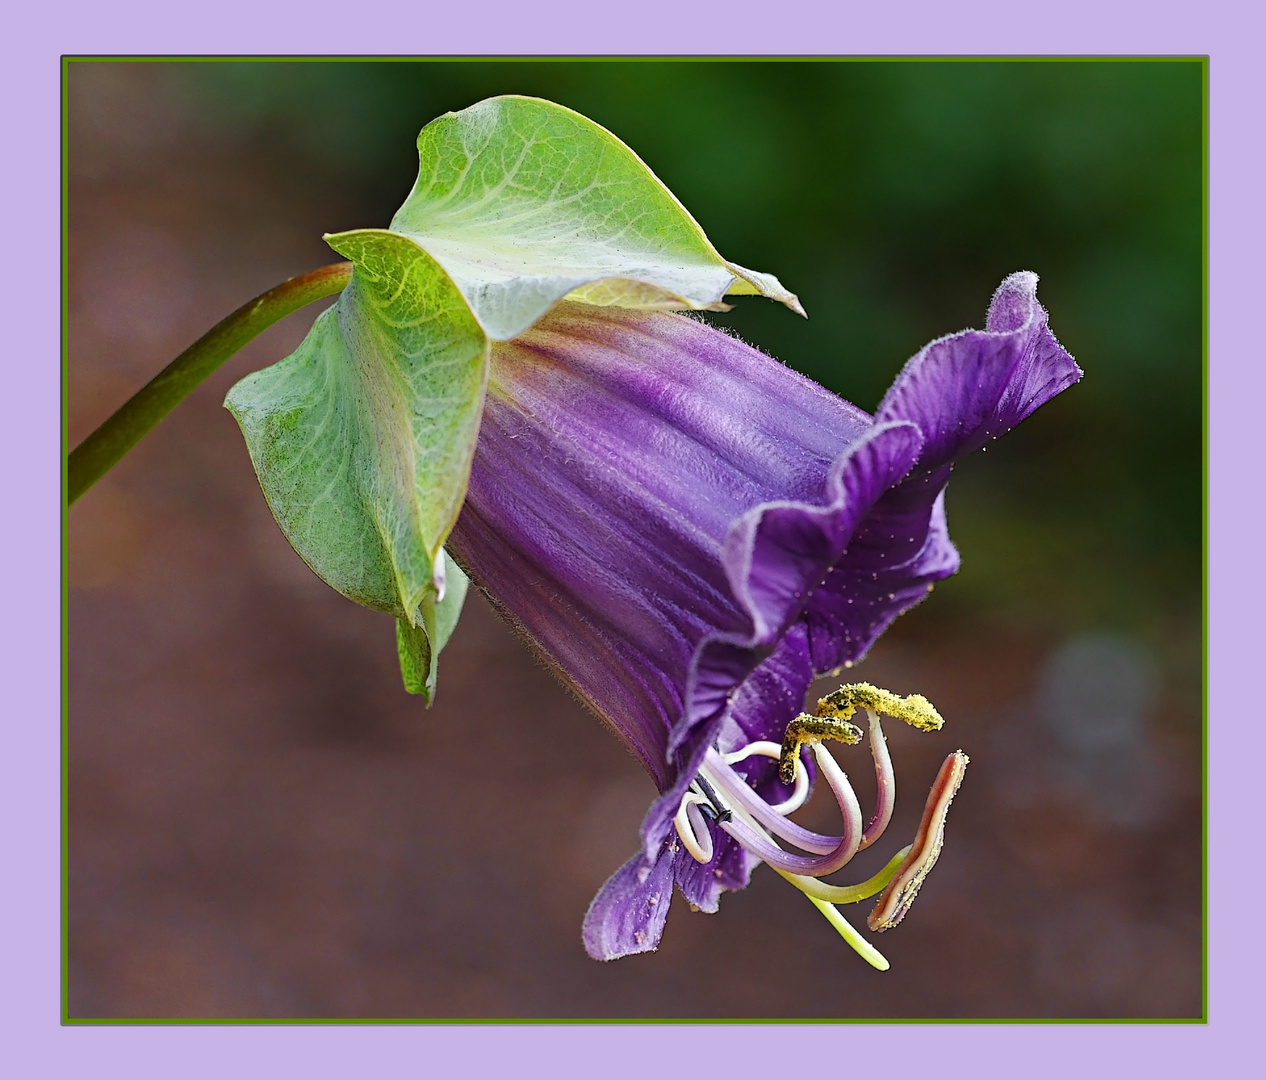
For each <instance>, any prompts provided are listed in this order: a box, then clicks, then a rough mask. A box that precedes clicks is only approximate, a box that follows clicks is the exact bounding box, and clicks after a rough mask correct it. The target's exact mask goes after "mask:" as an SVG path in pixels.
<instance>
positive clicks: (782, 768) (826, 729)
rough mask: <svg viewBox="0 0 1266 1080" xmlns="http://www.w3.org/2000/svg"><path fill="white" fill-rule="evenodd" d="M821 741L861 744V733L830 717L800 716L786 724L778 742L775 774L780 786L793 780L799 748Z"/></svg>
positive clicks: (852, 725) (804, 714) (859, 730)
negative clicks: (779, 743)
mask: <svg viewBox="0 0 1266 1080" xmlns="http://www.w3.org/2000/svg"><path fill="white" fill-rule="evenodd" d="M823 739H835V740H836V741H837V742H842V743H848V744H849V745H850V746H851V745H853V744H854V743H859V742H861V741H862V730H861V728H859V727H858V726H857V725H856V724H850V723H849V722H848V721H847V720H839V719H836V718H835V717H833V716H810V715H809V714H808V713H801V714H800V715H799V716H797V717H796V718H795V719H794V720H793V721H791V723H790V724H788V725H787V734H786V735H784V736H783V740H782V756H781V757H779V759H778V775H779V776H780V777H781V778H782V782H783V783H784V784H790V783H791V782H792V781H793V780H794V779H795V778H796V759H797V758H798V757H799V756H800V747H802V746H804V745H806V744H807V743H817V742H822V740H823Z"/></svg>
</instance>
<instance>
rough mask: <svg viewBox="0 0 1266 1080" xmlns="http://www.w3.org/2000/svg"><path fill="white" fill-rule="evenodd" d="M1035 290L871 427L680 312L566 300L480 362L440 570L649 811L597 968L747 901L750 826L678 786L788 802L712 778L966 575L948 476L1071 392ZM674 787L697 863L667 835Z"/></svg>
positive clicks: (614, 892) (773, 786)
mask: <svg viewBox="0 0 1266 1080" xmlns="http://www.w3.org/2000/svg"><path fill="white" fill-rule="evenodd" d="M1036 286H1037V277H1036V275H1034V274H1031V273H1020V274H1013V275H1012V276H1011V277H1009V278H1007V280H1006V281H1004V282H1003V284H1002V286H1001V287H1000V288H999V289H998V291H997V293H996V294H995V296H994V298H993V302H992V304H991V305H990V309H989V315H988V319H987V322H986V329H985V330H983V331H975V330H968V331H964V332H962V333H959V334H954V335H952V336H949V337H945V338H941V339H939V340H938V341H934V342H932V343H931V344H930V345H928V346H927V347H926V348H924V349H923V350H922V351H921V352H920V353H919V354H918V355H917V356H915V357H914V358H913V359H912V360H911V361H910V362H909V363H908V364H907V365H906V367H905V369H904V370H903V371H902V373H901V375H900V376H899V377H898V379H897V381H896V383H895V384H894V385H893V387H892V389H891V390H890V391H889V392H888V394H887V396H886V397H885V398H884V400H883V402H882V403H881V405H880V407H879V411H878V413H877V414H876V415H875V416H870V415H868V414H867V413H865V412H863V411H862V410H860V409H858V408H857V407H856V406H854V405H851V404H849V403H848V402H846V401H844V400H842V399H841V398H839V397H837V396H835V395H834V394H831V393H829V392H828V391H826V390H825V389H823V388H822V387H820V386H818V385H817V384H815V383H813V382H811V381H810V380H808V379H806V378H804V377H803V376H801V375H799V374H797V373H796V372H794V371H792V370H791V369H789V368H787V367H785V366H784V365H783V364H781V363H779V362H778V361H776V360H773V359H771V358H770V357H768V356H766V355H764V354H763V353H761V352H759V351H757V350H756V349H753V348H751V347H749V346H747V345H745V344H743V343H742V342H740V341H738V340H736V339H735V338H733V337H731V336H729V335H727V334H725V333H723V332H721V331H719V330H716V329H714V328H712V327H710V326H708V325H706V324H704V323H702V322H700V321H697V320H695V319H692V318H689V317H686V316H682V315H676V314H671V313H664V312H647V311H636V310H630V309H621V308H598V307H593V306H588V305H581V304H567V303H564V304H560V305H558V306H557V307H556V308H555V309H554V310H553V311H552V312H551V313H550V314H549V315H548V316H546V318H544V319H543V320H542V321H541V322H540V323H538V324H537V325H536V326H535V327H533V328H532V329H531V330H529V331H528V332H526V333H525V334H523V335H521V336H520V337H518V338H516V339H515V340H513V341H510V342H506V343H500V344H497V345H495V346H494V348H493V352H492V364H491V372H490V379H489V388H488V399H487V405H486V408H485V411H484V416H483V422H482V427H481V429H480V434H479V441H478V445H477V448H476V452H475V460H474V465H473V468H472V470H471V476H470V486H469V491H468V494H467V497H466V502H465V505H464V507H463V510H462V513H461V517H460V518H459V520H458V523H457V526H456V528H455V529H454V531H453V533H452V536H451V538H450V540H449V544H448V547H449V551H450V552H451V553H452V554H453V555H454V556H455V557H456V558H457V560H458V562H459V563H460V564H461V565H462V567H463V568H464V569H465V570H466V571H467V572H468V573H469V574H470V576H471V577H472V578H473V579H474V581H475V582H476V583H477V584H478V585H479V586H480V587H481V588H482V589H483V590H484V591H485V592H486V593H487V594H488V595H489V596H490V598H491V599H492V601H493V603H494V604H495V605H496V606H497V608H498V609H499V610H500V611H501V612H502V613H503V614H504V615H505V616H506V618H507V619H508V620H509V621H510V622H511V624H512V625H513V626H514V627H515V629H516V630H517V631H518V632H519V633H520V635H521V636H522V637H523V638H524V639H525V640H526V641H527V642H528V643H529V644H530V645H531V646H532V647H533V648H534V649H535V651H536V652H537V653H538V654H539V655H540V656H541V657H542V659H544V660H545V662H546V663H548V664H549V665H550V666H551V667H552V668H553V670H554V671H555V672H556V673H557V674H558V676H559V677H560V678H561V679H562V680H563V681H564V682H565V683H566V684H567V685H568V686H570V687H571V688H572V689H573V690H574V691H575V692H576V693H577V694H578V695H579V696H580V698H581V699H582V700H583V701H584V702H586V703H587V704H588V706H589V707H590V708H591V709H592V710H593V711H594V713H595V714H596V715H597V716H599V717H600V718H601V719H602V720H603V721H604V722H605V723H606V724H607V725H608V726H609V727H610V728H611V730H612V731H613V732H614V733H615V734H616V735H617V736H618V737H619V738H620V739H621V740H622V741H623V742H624V744H625V745H626V746H627V747H628V748H629V749H630V750H631V751H632V752H633V753H634V754H635V755H636V756H637V758H638V760H640V761H641V762H642V764H643V765H644V766H645V768H646V770H647V772H648V773H649V774H650V775H651V777H652V779H653V780H654V781H655V783H656V785H657V786H658V788H659V790H660V792H661V795H660V797H659V798H658V799H657V800H656V801H655V802H654V804H653V805H652V806H651V809H650V811H649V813H648V814H647V817H646V820H645V822H644V824H643V827H642V841H643V847H642V851H641V852H639V853H638V854H637V855H636V856H634V858H633V859H631V860H630V861H629V862H628V863H627V864H626V865H625V866H624V867H622V868H621V869H620V870H618V871H617V872H616V874H615V875H614V876H613V877H612V878H611V879H610V880H609V881H608V882H607V884H606V885H604V886H603V888H602V890H601V891H600V892H599V894H598V896H597V898H596V899H595V900H594V903H593V905H592V907H591V908H590V911H589V914H588V916H587V917H586V920H585V926H584V940H585V944H586V947H587V948H588V950H589V952H590V954H591V955H593V956H595V957H597V958H600V959H612V958H614V957H618V956H623V955H626V954H628V953H634V952H642V951H646V950H648V949H653V948H655V947H656V945H657V943H658V941H659V938H660V935H661V933H662V930H663V926H664V918H665V915H666V911H667V906H668V902H669V899H670V894H671V887H672V883H673V882H674V881H675V882H676V884H677V886H678V887H679V888H680V889H681V890H682V892H683V893H684V894H685V896H686V897H687V899H688V900H689V901H690V902H691V903H692V904H693V905H695V906H696V907H698V908H700V909H702V910H705V911H715V910H716V908H717V903H718V899H719V897H720V894H721V892H723V891H726V890H732V889H740V888H742V887H743V886H744V885H746V884H747V881H748V878H749V875H750V873H751V870H752V869H753V867H754V866H755V865H756V864H757V862H758V861H759V860H758V859H757V858H756V857H755V856H754V855H752V854H751V853H750V852H748V851H747V850H745V848H744V847H743V846H742V845H741V844H740V843H739V842H738V841H736V840H735V839H734V838H733V836H732V835H731V832H734V833H738V834H739V835H740V836H750V835H751V830H752V829H755V830H757V831H758V832H760V834H761V837H762V838H763V837H765V836H767V835H768V834H767V833H765V832H764V826H762V825H761V824H760V822H759V820H758V819H757V818H755V817H751V816H750V813H749V811H747V810H744V809H743V808H742V807H730V806H728V805H727V806H719V805H712V803H713V802H714V801H715V798H716V797H715V796H714V797H713V798H711V799H705V798H703V796H704V795H706V794H707V792H708V789H706V788H699V787H694V788H692V785H696V784H697V782H698V781H699V779H700V778H702V779H704V780H707V779H708V777H709V776H712V778H713V779H717V777H716V771H717V770H718V769H731V770H733V772H734V774H735V775H737V776H738V777H740V778H741V779H742V781H743V782H745V783H747V784H748V785H750V786H751V787H752V788H753V789H754V790H755V792H756V793H757V794H758V795H759V796H760V797H761V798H763V799H765V800H767V801H768V802H769V803H771V805H772V804H777V803H783V802H785V801H786V800H787V799H788V794H789V790H790V789H789V788H787V787H786V786H785V785H783V784H782V783H781V782H780V781H779V780H778V778H777V763H776V761H775V760H774V759H773V758H771V757H769V756H765V755H762V754H755V755H749V756H747V757H745V758H744V759H743V760H742V761H736V762H735V763H734V764H733V765H729V764H725V763H724V762H719V760H718V759H717V755H718V754H719V755H722V756H723V755H726V754H734V753H735V752H736V751H742V749H743V748H744V747H746V746H748V745H749V744H752V743H758V742H762V741H772V742H774V743H779V742H781V740H782V738H783V735H784V733H785V731H786V729H787V726H788V724H789V723H790V722H791V721H792V720H793V719H795V718H796V717H797V716H798V715H799V714H800V713H801V712H802V710H803V709H804V698H805V694H806V692H807V689H808V686H809V683H810V682H811V681H812V679H813V678H814V677H815V676H817V675H820V674H823V673H825V672H829V671H833V670H835V669H837V668H839V667H842V666H845V665H848V664H851V663H854V662H855V661H857V660H859V659H860V658H861V657H862V656H863V655H864V654H865V652H866V651H867V649H869V648H870V646H871V645H872V644H873V643H874V641H875V640H876V638H877V637H878V636H879V635H880V634H881V633H882V632H883V630H884V629H885V628H886V627H887V626H888V624H889V623H891V622H892V620H893V619H894V618H896V616H897V615H899V614H900V613H901V612H903V611H905V610H906V609H907V608H909V607H910V606H912V605H913V604H915V603H917V602H918V601H919V600H920V599H922V598H923V597H924V596H925V595H926V594H927V592H928V590H929V589H930V588H931V585H932V583H933V582H935V581H938V580H940V579H942V578H945V577H947V576H949V575H950V574H952V573H953V572H954V571H955V570H956V569H957V568H958V554H957V552H956V550H955V549H954V546H953V544H952V543H951V542H950V540H949V535H948V532H947V530H946V524H945V510H944V502H943V492H944V489H945V484H946V481H947V480H948V477H949V472H950V469H951V467H952V465H953V463H954V462H955V461H957V460H958V459H959V458H961V457H963V456H964V455H966V454H968V453H970V452H972V451H974V450H976V449H979V448H980V447H982V446H984V445H985V444H986V443H987V442H988V441H989V440H990V439H993V438H995V437H996V436H998V435H999V434H1001V433H1003V432H1005V431H1007V430H1008V429H1010V428H1011V427H1013V426H1015V424H1017V423H1018V422H1019V421H1021V420H1022V419H1024V417H1026V416H1028V415H1029V414H1030V413H1031V412H1033V410H1034V409H1036V408H1037V407H1038V406H1040V405H1041V404H1043V403H1044V402H1045V401H1048V400H1049V399H1050V398H1051V397H1053V396H1054V395H1055V394H1057V393H1059V392H1060V391H1061V390H1063V389H1064V388H1066V387H1067V386H1069V385H1070V384H1071V383H1073V382H1074V381H1076V380H1077V379H1078V378H1079V377H1080V374H1081V372H1080V370H1079V369H1078V367H1077V365H1076V364H1075V363H1074V362H1073V360H1072V358H1071V357H1070V356H1069V355H1068V353H1066V352H1065V351H1064V350H1063V349H1062V348H1061V347H1060V345H1059V343H1058V342H1057V341H1056V340H1055V338H1054V337H1053V336H1052V335H1051V333H1050V331H1049V330H1048V329H1047V325H1046V312H1045V311H1044V310H1043V309H1042V307H1041V306H1040V305H1039V304H1038V302H1037V298H1036ZM871 730H872V738H874V737H875V733H876V732H877V731H878V727H877V722H876V723H875V724H873V725H872V729H871ZM878 737H879V738H882V733H881V732H880V733H879V734H878ZM850 741H851V740H850ZM710 750H711V751H713V754H712V755H710V756H709V751H710ZM815 750H821V751H822V752H825V750H824V748H822V747H816V748H815ZM705 757H707V761H706V762H705ZM806 757H807V755H806ZM818 760H819V764H818V768H819V769H820V768H821V767H822V765H821V763H820V762H821V758H820V755H819V758H818ZM799 767H800V768H804V769H808V768H811V766H810V765H809V763H808V761H807V760H806V761H805V762H802V763H801V765H800V766H799ZM828 767H829V766H828ZM732 780H733V778H732V777H727V778H725V781H724V783H721V784H720V785H713V787H714V788H719V787H724V784H725V783H731V782H732ZM845 783H847V781H845ZM688 790H690V791H691V792H692V793H693V794H692V795H691V797H690V800H689V802H690V803H691V805H693V806H695V807H697V809H693V810H690V811H689V812H688V813H683V814H681V816H680V821H682V822H685V823H686V825H685V826H684V827H686V828H692V829H693V828H696V827H697V825H698V823H699V822H701V821H702V822H703V823H704V824H705V825H706V827H707V828H708V829H709V830H710V833H711V840H712V843H711V844H707V843H703V842H702V840H703V838H700V842H699V843H697V844H691V845H689V846H691V847H693V848H694V850H695V852H696V854H704V853H706V854H709V855H710V858H709V860H708V861H707V862H706V863H703V862H700V861H698V860H697V859H696V856H695V855H692V854H691V852H690V851H689V850H687V845H686V844H683V843H682V842H681V836H679V835H678V831H677V830H678V829H679V828H681V827H683V826H675V825H674V820H675V819H678V812H679V810H681V808H682V806H683V798H684V797H686V796H687V792H688ZM886 795H887V796H889V797H890V796H891V791H888V792H886ZM746 801H747V800H746V799H745V800H744V802H746ZM846 802H847V800H845V801H844V802H841V806H845V804H846ZM849 812H850V813H851V811H849ZM731 815H733V816H735V817H737V818H739V819H740V824H739V825H738V826H735V827H733V828H731V829H729V831H727V830H726V829H725V828H722V826H723V825H726V824H727V823H728V821H729V818H730V816H731ZM691 822H693V823H695V824H694V825H691V824H690V823H691ZM868 840H869V837H868ZM771 843H772V841H771ZM753 846H759V847H760V848H761V850H767V848H766V847H765V846H763V843H762V844H761V845H757V844H753ZM801 861H802V862H803V861H805V860H801ZM828 861H829V860H828ZM780 872H783V871H780ZM784 876H787V874H786V873H784ZM794 877H795V875H794V874H793V875H791V878H789V879H794ZM880 887H882V885H881V886H880Z"/></svg>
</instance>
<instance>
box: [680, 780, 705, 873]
mask: <svg viewBox="0 0 1266 1080" xmlns="http://www.w3.org/2000/svg"><path fill="white" fill-rule="evenodd" d="M707 801H708V800H707V798H706V796H703V795H699V794H696V793H695V792H693V791H687V792H686V794H685V795H683V796H682V799H681V805H680V806H679V807H678V808H677V816H676V817H675V818H673V824H674V825H676V826H677V835H678V836H680V837H681V842H682V844H683V845H684V846H685V849H686V850H687V851H688V852H690V855H691V857H692V858H693V859H694V860H695V861H696V862H701V863H704V864H705V865H706V864H707V863H710V862H711V861H712V854H713V851H714V850H715V849H714V848H713V845H712V833H711V831H710V830H709V829H708V825H707V822H705V821H704V820H703V814H701V813H700V812H699V803H704V802H707ZM701 838H702V839H701Z"/></svg>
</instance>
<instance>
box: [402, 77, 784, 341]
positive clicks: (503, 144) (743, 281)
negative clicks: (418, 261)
mask: <svg viewBox="0 0 1266 1080" xmlns="http://www.w3.org/2000/svg"><path fill="white" fill-rule="evenodd" d="M391 229H392V231H393V232H397V233H402V234H403V235H405V236H409V237H411V238H413V239H414V240H416V241H417V242H418V243H419V244H420V245H421V246H422V247H424V248H425V249H426V250H427V251H428V252H430V253H431V255H433V256H434V257H435V258H436V259H437V260H438V261H439V263H440V264H441V265H442V266H443V267H444V269H445V270H447V271H448V274H449V276H450V277H451V278H452V279H453V280H454V281H455V282H456V283H457V286H458V288H460V289H461V292H462V295H463V296H465V297H466V300H467V302H468V303H469V304H470V306H471V310H473V311H474V313H475V315H476V316H477V317H478V319H479V321H480V323H481V325H482V326H483V327H484V329H485V330H486V331H487V332H488V335H489V336H490V337H492V338H494V339H496V340H499V341H507V340H509V339H510V338H513V337H515V336H517V335H518V334H521V333H522V332H523V331H524V330H526V329H527V328H528V327H530V326H531V325H532V324H533V323H535V322H536V321H537V320H538V319H539V318H540V317H541V316H542V315H544V314H545V313H546V312H547V311H548V310H549V309H550V308H551V307H552V306H553V305H554V304H555V303H556V302H557V301H559V300H561V299H563V297H565V296H566V297H569V298H570V299H572V300H581V301H584V302H585V303H591V304H599V305H608V304H614V305H618V306H621V307H650V308H696V309H707V308H711V309H717V308H720V309H724V308H725V304H723V303H722V298H723V297H724V296H725V295H726V294H727V293H746V294H749V295H752V294H760V295H763V296H768V297H770V298H771V299H774V300H778V301H780V302H782V303H784V304H786V305H787V306H788V307H790V308H791V309H792V310H793V311H796V312H798V313H799V314H801V315H803V314H804V311H803V309H802V308H801V307H800V302H799V301H798V300H797V299H796V297H795V295H794V294H792V293H790V292H788V291H787V290H786V289H785V288H783V286H782V285H781V284H780V283H779V281H778V279H777V278H775V277H774V276H773V275H771V274H761V273H757V272H756V271H754V270H748V269H745V268H744V267H742V266H739V265H737V264H736V263H732V262H728V261H727V260H725V259H723V258H722V257H721V255H720V253H718V251H717V249H716V248H715V247H713V246H712V244H711V242H710V241H709V240H708V238H707V236H706V235H705V234H704V231H703V229H702V228H700V226H699V223H698V222H696V221H695V219H694V218H693V217H691V216H690V213H689V211H687V210H686V208H685V207H684V206H682V204H681V203H680V202H678V201H677V198H676V197H675V196H674V195H673V193H672V192H671V191H669V190H668V188H667V187H665V186H664V184H663V183H662V182H661V181H660V179H659V178H658V177H657V176H656V175H655V174H654V173H653V172H651V170H650V169H649V168H647V166H646V164H645V163H644V162H643V161H642V160H641V158H639V157H638V156H637V155H636V154H635V153H634V152H633V151H632V150H630V149H629V148H628V147H627V146H625V145H624V143H622V142H621V141H620V140H619V139H617V138H616V137H615V136H614V135H612V134H611V132H609V131H607V130H606V129H605V128H602V127H600V126H599V125H598V124H595V123H594V122H593V121H592V120H589V119H587V118H586V117H584V116H581V115H580V114H579V113H577V112H573V111H572V110H571V109H567V108H564V107H563V106H562V105H556V104H555V103H554V102H552V101H543V100H541V99H540V98H530V97H518V96H513V95H508V96H505V97H494V98H488V99H487V100H485V101H481V102H479V103H478V104H476V105H472V106H470V108H468V109H463V110H462V111H461V112H456V113H448V114H446V115H444V116H441V117H439V118H438V119H436V120H433V121H432V122H431V123H429V124H427V126H426V127H424V128H423V129H422V133H421V134H420V135H419V136H418V179H417V182H416V183H415V184H414V186H413V190H412V191H411V192H410V193H409V197H408V198H407V199H406V200H405V202H404V205H403V206H401V207H400V209H399V210H398V211H396V215H395V217H394V218H392V220H391Z"/></svg>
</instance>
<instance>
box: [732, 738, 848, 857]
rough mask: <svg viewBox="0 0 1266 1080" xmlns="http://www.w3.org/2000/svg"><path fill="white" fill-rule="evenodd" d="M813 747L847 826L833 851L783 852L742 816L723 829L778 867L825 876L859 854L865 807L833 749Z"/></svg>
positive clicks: (753, 852)
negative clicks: (858, 800) (837, 761)
mask: <svg viewBox="0 0 1266 1080" xmlns="http://www.w3.org/2000/svg"><path fill="white" fill-rule="evenodd" d="M813 749H814V753H815V755H816V757H817V759H818V769H819V770H821V773H822V776H823V777H824V778H825V780H826V782H827V784H828V786H829V787H830V788H831V791H832V792H833V793H834V795H835V800H836V802H837V803H838V804H839V807H840V814H841V815H842V817H843V819H844V827H843V829H842V830H841V835H840V836H839V838H838V839H837V840H836V842H835V847H834V849H833V850H831V851H829V852H827V853H826V854H822V855H816V856H806V855H793V854H791V853H789V852H786V851H783V849H782V848H780V847H779V846H778V845H777V844H775V843H774V842H773V841H772V840H770V839H769V837H768V836H766V835H765V834H764V833H763V832H759V831H757V830H754V829H753V828H751V827H750V826H749V825H747V823H746V822H745V821H743V820H742V819H740V820H736V821H729V822H724V823H722V825H721V828H722V829H724V830H725V831H726V832H727V833H729V834H730V835H731V836H733V837H734V839H735V840H737V841H738V842H739V843H740V844H742V845H743V846H744V847H745V848H747V850H748V851H750V852H751V853H752V854H753V855H755V856H756V857H757V858H759V859H762V860H764V861H765V862H767V863H769V865H770V866H772V867H774V868H775V869H778V870H786V871H788V872H790V873H792V874H807V875H808V876H809V877H822V876H824V875H826V874H833V873H835V871H836V870H838V869H840V867H842V866H843V865H844V864H845V863H847V862H848V861H849V860H850V859H851V858H852V857H853V856H854V855H855V854H856V853H857V848H858V845H859V844H860V843H861V838H862V808H861V806H859V805H858V802H857V794H856V793H855V792H854V791H853V785H852V784H850V783H849V782H848V777H847V776H846V775H845V774H844V770H843V769H841V768H840V767H839V765H837V764H836V762H835V759H834V758H833V757H831V753H830V751H829V750H827V749H826V747H824V746H820V745H815V746H814V748H813ZM744 786H746V785H744Z"/></svg>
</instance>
